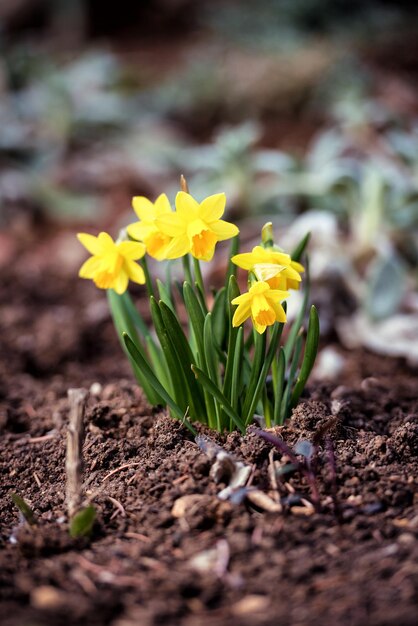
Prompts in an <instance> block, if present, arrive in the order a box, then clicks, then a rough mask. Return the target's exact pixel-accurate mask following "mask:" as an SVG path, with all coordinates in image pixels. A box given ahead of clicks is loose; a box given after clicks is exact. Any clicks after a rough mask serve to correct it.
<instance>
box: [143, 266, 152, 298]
mask: <svg viewBox="0 0 418 626" xmlns="http://www.w3.org/2000/svg"><path fill="white" fill-rule="evenodd" d="M141 265H142V269H143V270H144V274H145V286H146V288H147V293H148V298H151V296H154V286H153V284H152V279H151V274H150V273H149V269H148V263H147V259H146V257H143V258H142V259H141Z"/></svg>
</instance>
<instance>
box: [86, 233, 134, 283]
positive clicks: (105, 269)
mask: <svg viewBox="0 0 418 626" xmlns="http://www.w3.org/2000/svg"><path fill="white" fill-rule="evenodd" d="M77 237H78V240H79V241H80V243H82V244H83V246H84V247H85V248H86V249H87V250H88V251H89V252H90V254H92V255H93V256H92V257H90V258H89V259H87V261H86V262H85V263H83V265H82V266H81V268H80V271H79V274H78V275H79V276H80V278H90V279H91V280H93V281H94V283H95V285H96V287H99V288H100V289H113V290H114V291H116V293H118V294H122V293H124V292H125V291H126V289H127V287H128V282H129V279H130V280H132V281H133V282H134V283H139V284H140V285H142V284H144V283H145V276H144V271H143V269H142V267H140V266H139V265H138V263H135V261H137V260H138V259H141V258H142V257H143V256H144V254H145V245H144V244H143V243H136V242H134V241H121V242H117V243H115V242H114V241H113V239H112V237H111V236H110V235H108V234H107V233H100V234H99V236H98V237H95V236H94V235H88V234H87V233H79V234H78V235H77Z"/></svg>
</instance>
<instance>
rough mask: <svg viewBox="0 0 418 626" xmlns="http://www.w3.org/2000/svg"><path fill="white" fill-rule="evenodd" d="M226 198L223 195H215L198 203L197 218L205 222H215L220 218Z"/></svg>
mask: <svg viewBox="0 0 418 626" xmlns="http://www.w3.org/2000/svg"><path fill="white" fill-rule="evenodd" d="M225 204H226V196H225V194H224V193H216V194H214V195H213V196H209V197H208V198H205V199H204V200H203V202H201V203H200V208H199V217H200V218H201V219H202V220H204V221H205V222H208V223H210V222H215V221H216V220H219V218H221V217H222V215H223V214H224V211H225Z"/></svg>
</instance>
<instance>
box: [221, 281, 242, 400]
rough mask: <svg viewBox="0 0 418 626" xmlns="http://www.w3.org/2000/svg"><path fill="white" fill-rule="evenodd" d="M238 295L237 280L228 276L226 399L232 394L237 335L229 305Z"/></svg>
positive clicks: (232, 306)
mask: <svg viewBox="0 0 418 626" xmlns="http://www.w3.org/2000/svg"><path fill="white" fill-rule="evenodd" d="M239 295H240V290H239V287H238V283H237V280H236V278H235V276H230V278H229V283H228V291H227V300H226V303H225V305H226V307H227V316H228V317H227V328H228V348H227V353H226V354H227V358H226V364H225V376H224V385H223V392H224V394H225V396H226V397H227V398H231V392H232V372H233V367H234V355H235V343H236V340H237V335H238V328H234V327H233V326H232V319H233V317H234V311H235V309H236V305H233V304H231V302H232V300H233V299H234V298H236V297H238V296H239Z"/></svg>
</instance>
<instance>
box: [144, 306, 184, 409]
mask: <svg viewBox="0 0 418 626" xmlns="http://www.w3.org/2000/svg"><path fill="white" fill-rule="evenodd" d="M150 308H151V316H152V321H153V324H154V328H155V332H156V333H157V337H158V341H159V342H160V346H161V349H162V351H163V353H164V356H165V359H166V362H167V367H168V371H169V373H170V377H171V389H172V390H173V397H174V400H175V401H176V403H177V404H178V406H179V407H180V408H181V410H182V412H183V414H184V413H185V412H186V410H187V408H188V407H189V402H188V393H187V386H186V385H187V384H186V379H185V376H184V371H183V368H182V367H181V364H180V361H179V358H178V355H177V352H176V350H175V348H174V346H173V343H172V341H171V339H170V336H169V333H168V332H167V329H166V327H165V324H164V322H163V318H162V314H161V310H160V306H159V304H158V302H157V301H156V300H155V298H150Z"/></svg>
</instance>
